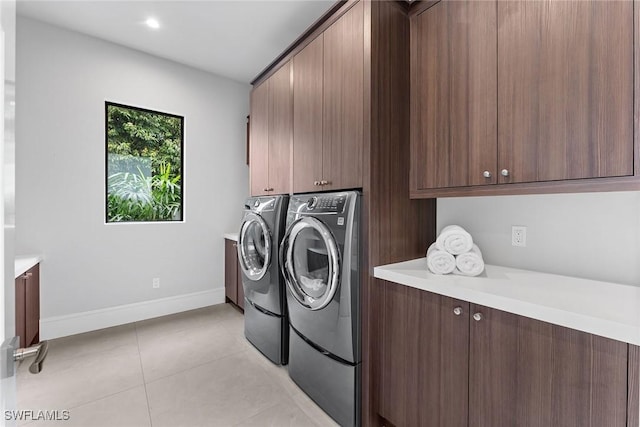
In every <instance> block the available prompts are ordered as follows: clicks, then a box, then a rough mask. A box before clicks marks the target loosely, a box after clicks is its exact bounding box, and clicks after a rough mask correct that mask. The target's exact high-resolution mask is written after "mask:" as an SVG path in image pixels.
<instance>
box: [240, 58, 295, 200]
mask: <svg viewBox="0 0 640 427" xmlns="http://www.w3.org/2000/svg"><path fill="white" fill-rule="evenodd" d="M292 105H293V98H292V94H291V63H290V62H287V63H286V64H284V65H282V67H280V69H279V70H278V71H276V72H275V73H274V74H273V75H272V76H271V77H269V78H268V79H267V80H265V81H264V82H263V83H262V84H260V85H259V86H256V87H254V88H253V90H252V91H251V127H250V134H251V137H250V144H251V147H250V150H249V174H250V187H251V188H250V189H251V195H252V196H260V195H266V194H288V193H289V192H290V191H291V177H290V174H291V137H292V120H293V111H292Z"/></svg>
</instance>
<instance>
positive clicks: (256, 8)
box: [17, 0, 335, 83]
mask: <svg viewBox="0 0 640 427" xmlns="http://www.w3.org/2000/svg"><path fill="white" fill-rule="evenodd" d="M334 3H335V0H289V1H270V0H263V1H246V0H227V1H221V0H208V1H207V0H204V1H202V0H201V1H193V0H192V1H140V0H138V1H135V0H132V1H119V0H88V1H87V0H83V1H79V0H75V1H59V0H18V7H17V13H18V15H21V16H27V17H30V18H33V19H37V20H40V21H44V22H48V23H50V24H53V25H57V26H60V27H64V28H68V29H71V30H74V31H78V32H81V33H85V34H89V35H92V36H94V37H98V38H101V39H104V40H108V41H111V42H114V43H118V44H121V45H124V46H128V47H131V48H134V49H138V50H141V51H144V52H147V53H150V54H153V55H156V56H160V57H162V58H166V59H170V60H173V61H176V62H180V63H183V64H187V65H190V66H192V67H195V68H199V69H201V70H205V71H208V72H211V73H214V74H218V75H221V76H224V77H228V78H231V79H233V80H237V81H240V82H244V83H248V82H250V81H251V80H252V79H253V78H254V77H256V75H257V74H258V73H259V72H260V71H262V70H263V69H264V68H265V67H266V66H267V65H269V63H270V62H271V61H273V60H274V59H275V58H276V57H277V56H278V55H279V54H280V53H282V51H283V50H284V49H285V48H286V47H287V46H289V45H290V44H291V43H292V42H293V41H294V40H295V39H296V38H298V36H300V35H301V34H302V32H303V31H304V30H305V29H307V28H308V27H309V26H310V25H311V24H313V22H315V21H316V20H317V19H318V18H319V17H320V16H322V14H323V13H324V12H326V11H327V10H328V9H330V8H331V6H332V5H333V4H334ZM149 17H154V18H156V19H157V20H158V21H159V22H160V25H161V27H160V29H158V30H152V29H150V28H148V27H147V26H146V25H145V24H144V21H145V20H146V19H147V18H149Z"/></svg>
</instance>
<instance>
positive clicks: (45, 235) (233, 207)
mask: <svg viewBox="0 0 640 427" xmlns="http://www.w3.org/2000/svg"><path fill="white" fill-rule="evenodd" d="M16 75H17V78H16V85H17V88H18V89H17V94H18V97H17V100H16V104H17V105H16V107H17V118H18V121H17V134H16V138H17V148H16V150H17V151H16V158H17V165H16V168H17V170H16V181H17V186H16V205H17V207H16V209H17V211H16V239H17V248H16V249H17V253H23V254H24V253H39V254H42V255H43V256H44V262H43V264H42V279H41V280H42V283H41V315H42V317H43V318H44V319H43V320H44V321H46V319H47V318H55V317H57V316H66V315H72V316H73V315H74V314H77V313H82V312H86V311H91V310H99V309H105V308H109V307H116V306H122V305H127V304H133V303H140V302H144V301H150V300H156V299H159V298H167V297H173V296H179V295H186V294H194V293H201V292H207V291H216V292H217V293H216V294H215V295H219V296H221V297H222V298H223V297H224V292H223V287H224V283H223V244H222V235H223V233H224V232H226V231H234V230H236V228H237V226H238V223H239V218H240V213H241V207H242V203H243V200H244V198H245V197H246V196H247V193H248V168H247V166H246V165H245V141H246V136H245V126H246V124H245V123H246V116H247V114H248V111H249V105H248V100H249V89H250V87H249V85H242V84H240V83H237V82H233V81H231V80H227V79H224V78H221V77H217V76H214V75H212V74H209V73H205V72H202V71H199V70H196V69H193V68H189V67H186V66H183V65H180V64H177V63H174V62H170V61H167V60H163V59H160V58H157V57H153V56H150V55H147V54H144V53H141V52H138V51H135V50H131V49H128V48H124V47H121V46H118V45H115V44H111V43H108V42H104V41H101V40H98V39H95V38H91V37H88V36H85V35H81V34H79V33H74V32H70V31H66V30H63V29H60V28H57V27H53V26H50V25H47V24H43V23H40V22H38V21H34V20H30V19H26V18H23V17H19V19H18V28H17V73H16ZM105 101H113V102H117V103H122V104H128V105H134V106H139V107H144V108H148V109H152V110H158V111H163V112H168V113H173V114H178V115H182V116H184V117H185V122H184V123H185V132H184V137H185V141H184V155H185V160H184V163H185V170H184V216H185V222H184V223H164V224H116V225H114V224H109V225H105V213H104V212H105V205H104V203H105V202H104V185H105V176H104V174H105V171H104V163H105V135H104V131H105V123H104V115H105V113H104V108H105V105H104V102H105ZM153 277H159V278H160V279H161V286H160V289H152V286H151V280H152V278H153ZM198 295H199V294H198ZM206 295H209V296H210V295H212V294H211V293H207V294H206ZM135 307H136V306H134V308H135ZM116 317H117V316H116ZM78 321H79V322H80V321H81V320H80V319H78ZM114 323H117V319H114Z"/></svg>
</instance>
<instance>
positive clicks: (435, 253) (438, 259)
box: [427, 243, 456, 274]
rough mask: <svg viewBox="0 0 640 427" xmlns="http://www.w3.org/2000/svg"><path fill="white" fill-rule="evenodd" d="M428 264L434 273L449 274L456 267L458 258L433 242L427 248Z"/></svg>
mask: <svg viewBox="0 0 640 427" xmlns="http://www.w3.org/2000/svg"><path fill="white" fill-rule="evenodd" d="M427 266H428V267H429V270H430V271H431V272H432V273H433V274H449V273H451V272H452V271H453V270H454V269H455V268H456V259H455V257H454V256H453V255H451V254H450V253H449V252H446V251H441V250H440V249H438V248H437V247H436V244H435V243H433V244H432V245H431V246H429V249H427Z"/></svg>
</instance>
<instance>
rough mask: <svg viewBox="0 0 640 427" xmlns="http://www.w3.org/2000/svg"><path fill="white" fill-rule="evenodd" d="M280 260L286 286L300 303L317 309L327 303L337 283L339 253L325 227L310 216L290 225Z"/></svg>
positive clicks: (329, 232) (281, 247) (281, 249)
mask: <svg viewBox="0 0 640 427" xmlns="http://www.w3.org/2000/svg"><path fill="white" fill-rule="evenodd" d="M280 260H281V267H282V271H283V274H284V276H285V279H286V282H287V287H288V288H289V291H290V292H291V295H292V296H293V297H294V298H295V299H296V300H297V301H298V302H299V303H300V304H302V305H303V306H304V307H306V308H308V309H310V310H320V309H322V308H324V307H326V306H327V305H328V304H329V303H330V302H331V300H332V299H333V297H334V295H335V293H336V290H337V289H338V284H339V280H338V279H339V277H338V276H339V272H340V252H339V251H338V247H337V245H336V242H335V239H334V238H333V235H332V234H331V231H329V229H328V228H327V226H326V225H324V224H323V223H322V222H321V221H319V220H318V219H316V218H313V217H303V218H300V219H298V220H297V221H296V222H294V223H293V224H291V226H290V227H289V229H288V230H287V234H286V235H285V237H284V239H283V241H282V245H281V246H280Z"/></svg>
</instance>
